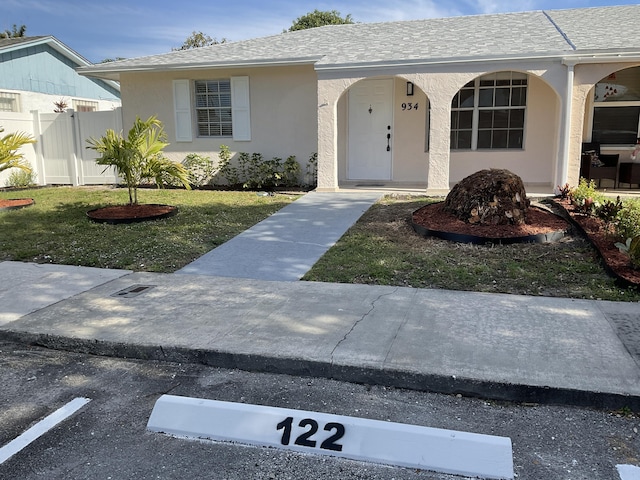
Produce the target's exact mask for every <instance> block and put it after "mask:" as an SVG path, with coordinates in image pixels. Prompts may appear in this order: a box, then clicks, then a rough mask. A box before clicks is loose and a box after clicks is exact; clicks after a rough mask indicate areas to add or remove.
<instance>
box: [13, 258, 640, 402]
mask: <svg viewBox="0 0 640 480" xmlns="http://www.w3.org/2000/svg"><path fill="white" fill-rule="evenodd" d="M14 263H17V262H2V263H0V276H2V277H3V278H6V277H5V275H6V271H7V264H9V265H8V267H9V270H12V271H13V275H14V276H19V273H18V272H17V270H19V268H16V265H14ZM24 265H25V269H27V270H28V269H29V268H31V267H30V266H29V264H24ZM18 266H19V265H18ZM54 267H55V266H51V268H54ZM83 270H84V269H83V268H81V267H80V268H78V272H79V273H81V272H82V271H83ZM92 270H93V269H92ZM113 273H114V275H115V277H116V278H114V279H112V280H109V281H106V282H105V283H103V284H101V285H98V286H96V287H93V288H89V289H88V290H87V291H84V292H82V293H77V294H74V295H72V296H70V297H69V298H67V299H65V300H63V301H59V302H57V303H54V304H52V305H50V306H47V307H44V308H39V309H37V310H35V311H32V312H31V313H29V314H27V315H25V316H22V317H20V318H18V319H16V320H14V321H10V322H6V323H5V324H4V325H2V326H1V327H0V338H4V339H6V340H16V341H21V342H28V343H35V344H39V345H44V346H47V347H51V348H60V349H69V350H74V351H80V352H88V353H95V354H100V355H112V356H124V357H128V358H141V359H161V360H171V361H179V362H202V363H205V364H209V365H214V366H220V367H226V368H240V369H245V370H252V371H268V372H279V373H286V374H294V375H309V376H320V377H327V378H336V379H340V380H345V381H355V382H366V383H376V384H382V385H389V386H395V387H405V388H413V389H420V390H430V391H437V392H443V393H462V394H465V395H474V396H482V397H486V398H494V399H505V400H515V401H527V402H552V403H567V404H576V405H589V406H596V407H606V408H620V407H623V406H627V407H631V408H634V409H640V355H639V354H640V349H639V348H638V347H639V345H640V343H638V342H637V340H638V338H637V330H638V329H637V324H638V311H639V308H638V305H637V304H627V303H617V302H602V301H589V300H570V299H559V298H546V297H527V296H518V295H496V294H483V293H471V292H453V291H446V290H427V289H413V288H401V287H384V286H366V285H346V284H330V283H316V282H274V281H262V280H251V279H236V278H226V277H215V276H210V275H207V276H200V275H174V274H152V273H126V272H113ZM76 278H81V277H76ZM62 281H64V282H65V283H67V284H68V283H72V282H70V281H69V279H62ZM43 282H44V283H48V282H49V280H48V279H46V278H45V279H43ZM83 284H84V283H83ZM84 285H85V287H86V286H88V284H84ZM140 286H148V287H150V288H147V289H141V288H139V287H140ZM39 288H40V286H39V285H38V283H37V282H34V283H33V289H35V291H38V290H39ZM123 290H125V291H131V290H133V291H134V292H133V293H132V294H131V296H128V295H119V294H118V292H122V291H123ZM31 293H32V292H31V291H30V289H29V286H28V285H26V284H24V285H23V287H22V295H23V296H25V297H27V298H28V297H30V296H31ZM5 300H6V294H5V293H2V294H1V295H0V304H4V301H5ZM625 343H626V345H625Z"/></svg>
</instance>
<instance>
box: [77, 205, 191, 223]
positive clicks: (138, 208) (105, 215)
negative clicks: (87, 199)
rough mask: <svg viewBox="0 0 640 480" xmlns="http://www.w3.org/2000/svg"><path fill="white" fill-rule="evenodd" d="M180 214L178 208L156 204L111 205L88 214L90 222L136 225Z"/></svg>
mask: <svg viewBox="0 0 640 480" xmlns="http://www.w3.org/2000/svg"><path fill="white" fill-rule="evenodd" d="M176 213H178V207H175V206H173V205H162V204H156V203H141V204H138V205H111V206H108V207H102V208H96V209H95V210H90V211H88V212H87V217H89V219H90V220H93V221H94V222H98V223H110V224H120V223H136V222H143V221H146V220H159V219H161V218H168V217H171V216H173V215H175V214H176Z"/></svg>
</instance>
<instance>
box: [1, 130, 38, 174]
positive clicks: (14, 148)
mask: <svg viewBox="0 0 640 480" xmlns="http://www.w3.org/2000/svg"><path fill="white" fill-rule="evenodd" d="M0 132H4V128H2V127H0ZM35 142H36V140H35V139H34V138H33V137H31V136H29V135H27V134H26V133H22V132H16V133H9V134H8V135H5V136H4V137H2V138H1V139H0V172H2V171H3V170H8V169H9V168H19V169H20V170H23V171H24V172H26V173H31V165H29V162H27V161H26V160H25V158H24V154H22V153H18V150H20V148H21V147H22V146H24V145H27V144H29V143H35Z"/></svg>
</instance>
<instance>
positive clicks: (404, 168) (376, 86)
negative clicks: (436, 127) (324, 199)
mask: <svg viewBox="0 0 640 480" xmlns="http://www.w3.org/2000/svg"><path fill="white" fill-rule="evenodd" d="M336 114H337V162H338V185H339V186H340V187H349V186H385V187H394V186H397V187H405V188H426V185H427V173H428V160H429V154H428V139H429V136H428V123H429V101H428V98H427V95H426V94H425V93H424V91H422V90H421V89H420V88H419V87H418V86H417V85H414V84H413V83H412V82H410V81H409V80H408V79H406V78H404V77H402V76H388V77H382V76H381V77H371V78H366V79H361V80H359V81H357V82H355V83H353V84H352V85H351V86H350V87H349V88H348V89H346V90H345V91H344V92H343V94H342V95H341V96H340V98H339V99H338V102H337V112H336Z"/></svg>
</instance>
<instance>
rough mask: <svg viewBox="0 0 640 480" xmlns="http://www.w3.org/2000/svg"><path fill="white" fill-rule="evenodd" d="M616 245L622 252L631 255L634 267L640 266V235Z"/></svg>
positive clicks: (630, 258)
mask: <svg viewBox="0 0 640 480" xmlns="http://www.w3.org/2000/svg"><path fill="white" fill-rule="evenodd" d="M616 247H618V249H619V250H620V251H621V252H624V253H626V254H627V255H629V260H630V261H631V266H632V267H633V268H640V235H637V236H635V237H633V238H627V241H626V242H625V243H616Z"/></svg>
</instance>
